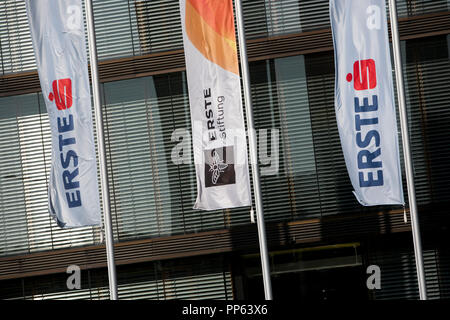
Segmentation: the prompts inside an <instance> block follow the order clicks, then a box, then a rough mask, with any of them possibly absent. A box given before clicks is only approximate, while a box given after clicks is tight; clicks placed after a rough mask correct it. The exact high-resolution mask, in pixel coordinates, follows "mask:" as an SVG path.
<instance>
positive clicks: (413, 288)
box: [369, 243, 450, 300]
mask: <svg viewBox="0 0 450 320" xmlns="http://www.w3.org/2000/svg"><path fill="white" fill-rule="evenodd" d="M411 245H412V244H411V243H410V244H406V245H405V246H404V247H402V248H397V249H395V247H394V248H392V247H391V248H389V249H387V248H384V249H383V250H376V251H374V252H371V253H370V256H369V263H370V264H375V265H377V266H379V267H380V276H381V277H380V279H381V289H379V290H374V291H373V293H374V297H375V299H376V300H392V299H396V300H397V299H409V300H417V299H419V289H418V283H417V272H416V262H415V257H414V252H413V249H412V248H411ZM407 247H409V248H408V249H407ZM423 261H424V270H425V279H426V286H427V298H428V299H429V300H435V299H448V298H449V296H450V295H449V290H448V286H449V284H450V271H449V270H450V269H449V267H450V254H449V252H448V250H443V249H440V248H436V249H426V248H425V249H424V250H423Z"/></svg>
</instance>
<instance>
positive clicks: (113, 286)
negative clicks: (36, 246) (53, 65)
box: [85, 0, 117, 300]
mask: <svg viewBox="0 0 450 320" xmlns="http://www.w3.org/2000/svg"><path fill="white" fill-rule="evenodd" d="M85 5H86V22H87V31H88V43H89V57H90V62H91V77H92V94H93V97H94V110H95V124H96V127H97V143H98V153H99V162H100V178H101V179H100V180H101V189H102V200H103V212H104V215H103V218H104V223H105V238H106V259H107V264H108V279H109V296H110V299H111V300H117V277H116V265H115V263H114V235H113V232H112V222H111V209H110V205H109V187H108V179H107V177H108V171H107V169H106V153H105V140H104V137H103V122H102V108H101V102H100V92H99V80H98V66H97V47H96V45H95V31H94V29H95V26H94V15H93V10H92V0H85Z"/></svg>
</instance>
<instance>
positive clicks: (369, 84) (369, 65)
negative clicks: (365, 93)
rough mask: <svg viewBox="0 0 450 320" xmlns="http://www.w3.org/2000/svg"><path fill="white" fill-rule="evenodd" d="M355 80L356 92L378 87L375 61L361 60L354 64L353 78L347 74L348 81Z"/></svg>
mask: <svg viewBox="0 0 450 320" xmlns="http://www.w3.org/2000/svg"><path fill="white" fill-rule="evenodd" d="M352 78H353V79H354V82H353V87H354V88H355V90H367V89H373V88H375V87H376V86H377V71H376V68H375V61H374V60H373V59H367V60H359V61H356V62H355V63H354V64H353V76H352V74H351V73H349V74H347V81H348V82H350V81H352Z"/></svg>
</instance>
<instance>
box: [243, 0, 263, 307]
mask: <svg viewBox="0 0 450 320" xmlns="http://www.w3.org/2000/svg"><path fill="white" fill-rule="evenodd" d="M235 7H236V24H237V29H238V40H239V51H240V57H241V69H242V70H241V71H242V83H243V86H244V100H245V110H246V112H245V113H246V116H247V128H248V140H249V141H248V142H249V148H250V150H249V151H250V162H251V165H252V175H253V191H254V194H255V206H256V220H257V225H258V237H259V251H260V254H261V265H262V276H263V283H264V294H265V297H266V300H272V283H271V280H270V269H269V257H268V256H269V254H268V251H267V241H266V229H265V225H264V211H263V206H262V200H261V190H260V183H259V167H258V157H257V149H256V145H257V142H256V137H255V129H254V127H255V126H254V122H253V107H252V96H251V90H250V80H249V79H250V77H249V70H248V60H247V47H246V43H245V31H244V19H243V16H242V6H241V0H235Z"/></svg>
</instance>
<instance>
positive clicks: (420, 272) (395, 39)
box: [389, 0, 427, 300]
mask: <svg viewBox="0 0 450 320" xmlns="http://www.w3.org/2000/svg"><path fill="white" fill-rule="evenodd" d="M389 14H390V16H391V33H392V45H393V51H394V65H395V76H396V79H397V95H398V104H399V111H400V124H401V130H402V141H403V156H404V158H405V169H406V182H407V185H408V199H409V208H410V213H411V226H412V234H413V241H414V254H415V257H416V270H417V281H418V282H419V295H420V299H421V300H426V299H427V287H426V283H425V272H424V267H423V255H422V243H421V242H422V241H421V237H420V225H419V218H418V215H417V203H416V192H415V188H414V176H413V168H412V159H411V150H410V143H409V135H408V122H407V115H406V103H405V91H404V85H403V73H402V61H401V55H400V42H399V34H398V25H397V7H396V3H395V0H389Z"/></svg>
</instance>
